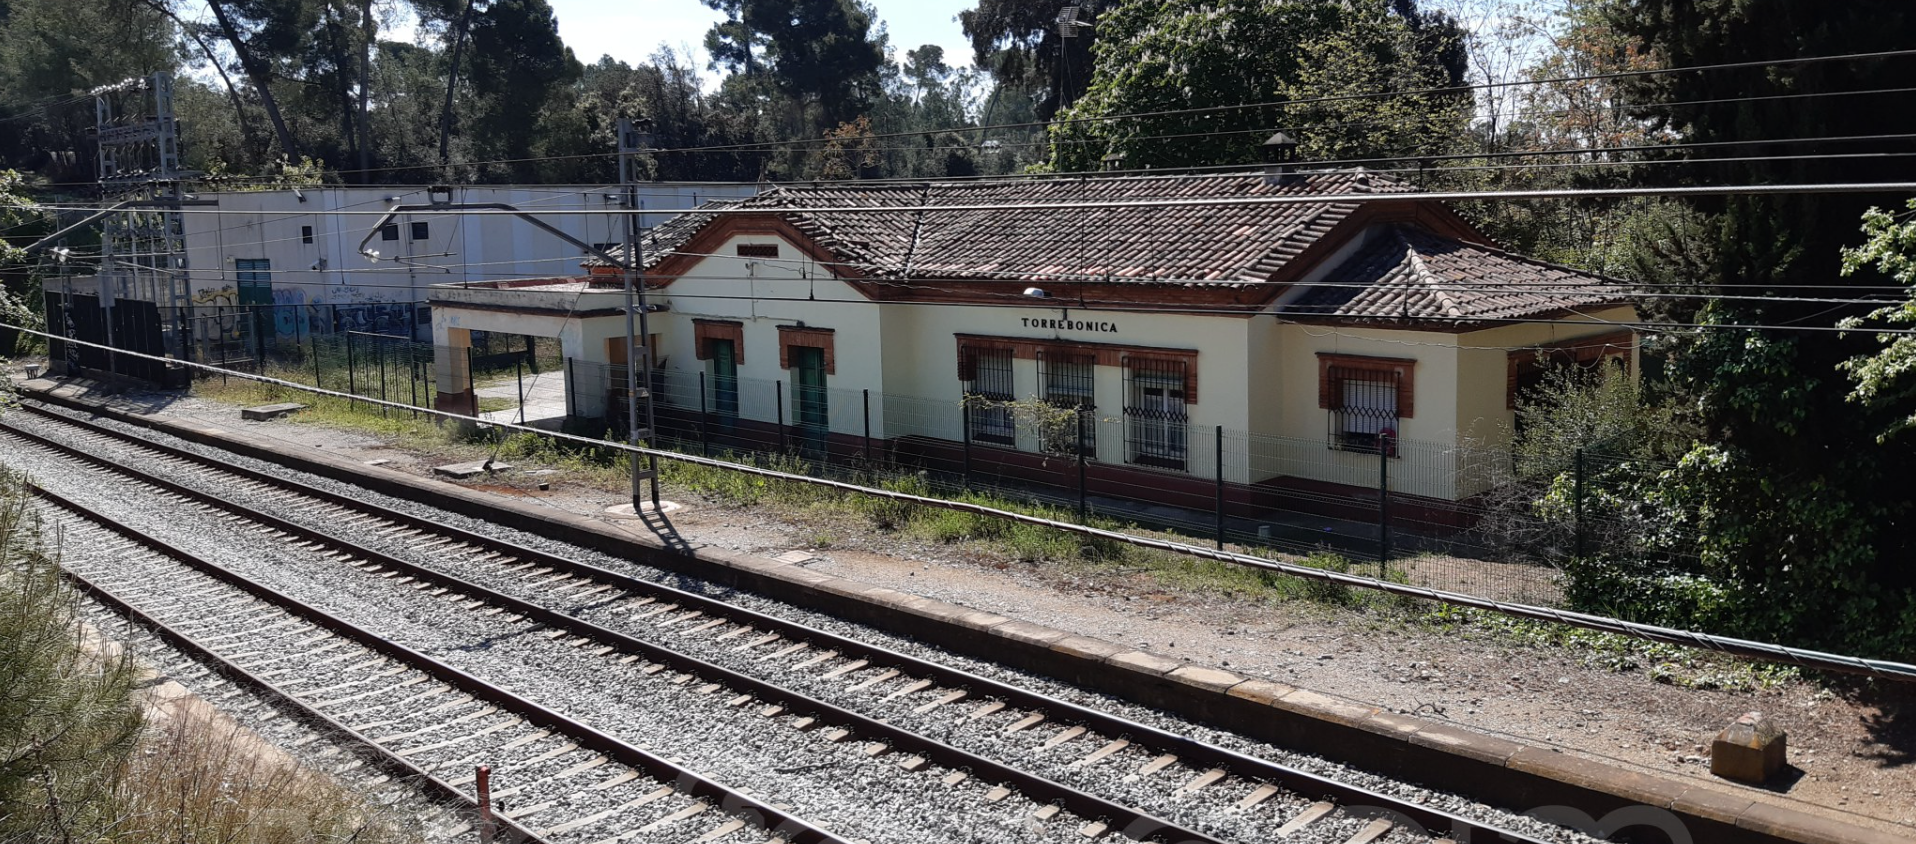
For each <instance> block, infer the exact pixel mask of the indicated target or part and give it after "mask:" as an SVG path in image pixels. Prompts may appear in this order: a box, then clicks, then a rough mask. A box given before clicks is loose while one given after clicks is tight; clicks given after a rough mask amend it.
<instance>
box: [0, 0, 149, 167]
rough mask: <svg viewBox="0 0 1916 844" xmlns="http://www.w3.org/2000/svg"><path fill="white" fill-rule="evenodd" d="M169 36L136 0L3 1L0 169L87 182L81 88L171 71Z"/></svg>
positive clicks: (88, 127)
mask: <svg viewBox="0 0 1916 844" xmlns="http://www.w3.org/2000/svg"><path fill="white" fill-rule="evenodd" d="M174 34H175V31H174V28H173V25H172V22H171V21H169V20H167V19H166V17H165V16H164V15H161V14H160V13H158V12H155V11H153V10H152V9H150V8H149V7H147V6H146V5H145V4H144V3H143V2H140V0H105V2H101V3H83V4H74V3H68V2H61V0H10V2H9V3H8V4H7V10H6V14H5V15H4V16H3V17H0V92H4V93H0V97H4V100H5V103H4V105H0V121H3V122H0V166H6V167H13V168H16V169H26V170H38V171H41V172H43V173H44V174H45V175H47V176H48V177H49V178H51V179H52V180H53V181H56V182H74V181H89V180H91V179H93V178H94V176H95V173H96V170H95V164H94V157H95V144H94V141H93V139H92V137H91V136H90V134H89V133H90V132H91V131H92V130H93V128H94V113H93V101H92V98H90V97H87V96H86V92H87V90H88V89H90V88H93V87H95V86H98V85H106V84H110V83H114V82H119V81H121V80H123V79H126V78H128V77H135V76H146V75H149V74H153V73H156V72H160V71H167V72H172V71H174V70H175V69H176V68H177V65H178V61H179V56H178V53H177V51H176V50H175V43H174ZM104 45H112V48H111V49H107V48H106V47H105V46H104ZM9 109H11V113H9Z"/></svg>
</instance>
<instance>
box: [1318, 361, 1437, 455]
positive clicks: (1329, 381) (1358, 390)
mask: <svg viewBox="0 0 1916 844" xmlns="http://www.w3.org/2000/svg"><path fill="white" fill-rule="evenodd" d="M1317 360H1318V367H1319V370H1318V383H1317V404H1318V406H1319V407H1322V408H1325V409H1327V410H1329V411H1330V431H1329V439H1330V443H1329V444H1330V447H1331V448H1334V449H1338V450H1340V451H1357V452H1366V453H1370V454H1376V453H1377V452H1379V451H1383V452H1384V453H1385V454H1387V455H1389V456H1392V457H1395V456H1397V443H1398V437H1399V435H1400V434H1401V432H1402V430H1403V428H1402V424H1401V422H1402V420H1404V419H1409V418H1411V416H1412V415H1413V413H1412V401H1413V397H1414V395H1415V391H1414V390H1413V387H1412V379H1413V378H1414V372H1415V367H1416V365H1417V362H1416V361H1414V360H1407V359H1398V358H1372V357H1360V356H1356V355H1333V354H1325V353H1319V354H1318V357H1317Z"/></svg>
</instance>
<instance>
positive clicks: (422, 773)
mask: <svg viewBox="0 0 1916 844" xmlns="http://www.w3.org/2000/svg"><path fill="white" fill-rule="evenodd" d="M27 486H28V489H30V490H32V491H33V493H34V494H35V495H38V496H40V497H42V498H45V499H47V500H48V501H49V502H52V503H54V504H56V505H61V506H65V503H64V502H65V499H63V498H60V497H58V496H57V495H55V494H53V493H49V492H47V491H46V490H45V489H43V488H41V487H39V486H38V485H36V484H33V483H32V482H28V484H27ZM60 576H61V577H62V578H64V579H66V580H67V581H68V582H69V583H71V584H72V585H73V587H74V588H75V589H77V590H78V591H79V592H80V593H81V594H83V595H85V596H87V597H88V598H91V599H92V600H93V601H94V602H96V603H98V604H101V605H102V606H105V607H107V608H108V609H109V610H111V611H112V612H114V613H116V614H118V615H120V616H122V617H124V618H127V619H130V620H131V621H133V622H134V623H135V624H138V625H139V626H141V627H143V628H145V629H146V630H147V632H149V633H151V634H153V635H154V636H155V637H156V638H159V639H161V640H163V641H165V642H167V643H168V644H170V645H172V646H173V647H174V648H175V649H177V650H179V651H182V652H184V653H186V654H187V655H188V656H189V657H190V658H192V659H193V661H194V662H197V663H199V664H200V665H202V666H205V667H206V668H207V669H208V670H211V671H213V672H214V673H216V674H219V675H220V676H221V677H224V678H226V679H227V680H228V681H230V682H233V683H235V684H238V685H241V686H245V687H246V688H249V689H252V690H253V691H255V692H257V693H259V694H261V695H263V696H266V697H268V698H271V699H273V700H275V701H278V702H279V703H280V704H281V705H283V706H286V707H288V708H291V709H294V710H297V711H298V712H299V716H298V717H299V718H301V719H303V720H305V721H307V722H311V723H316V724H317V725H318V726H319V727H320V728H321V729H322V730H323V731H324V732H326V733H327V734H329V735H335V736H344V737H346V738H348V739H351V740H352V742H353V743H354V744H357V745H360V746H362V747H364V748H365V749H366V750H369V751H371V753H370V754H369V755H370V756H371V760H370V761H371V762H372V763H373V764H374V765H377V766H379V767H380V768H382V769H384V770H385V771H386V772H387V773H388V774H391V775H393V776H394V777H395V778H397V779H399V780H402V781H404V782H406V783H408V784H409V785H413V786H415V787H418V786H421V785H423V786H425V788H426V790H428V791H430V792H432V793H433V794H432V797H433V799H435V800H437V801H439V802H444V803H452V804H456V805H457V806H458V807H459V808H460V809H462V810H465V811H468V812H470V813H472V817H473V818H474V819H475V820H474V825H475V826H476V825H477V824H478V820H477V818H478V815H479V801H478V800H475V799H474V798H473V797H472V796H471V795H468V794H466V793H465V792H463V791H460V790H459V789H458V788H457V787H456V786H454V785H452V784H451V783H448V782H446V781H445V780H442V779H440V778H438V777H436V776H433V775H432V774H431V773H429V772H428V771H426V770H425V769H424V768H421V767H419V766H418V765H414V764H413V763H412V762H411V761H409V760H407V759H406V758H405V757H403V756H400V755H399V754H398V753H396V752H394V751H392V750H389V749H387V748H386V747H385V746H383V745H381V744H379V743H378V742H375V741H373V740H372V737H370V736H368V735H366V734H365V733H362V732H360V731H358V730H355V729H353V728H351V727H348V726H346V724H345V723H344V722H341V721H340V720H339V719H337V718H334V717H333V716H331V715H327V714H326V713H324V712H321V711H319V709H318V708H316V707H314V706H312V705H311V704H309V703H307V702H306V701H303V700H300V699H299V698H298V697H295V696H294V695H293V694H292V693H291V692H288V691H286V690H285V689H282V688H280V687H279V686H277V685H274V683H273V682H272V681H271V680H267V679H266V678H264V677H261V676H259V675H258V674H255V673H253V672H252V671H250V670H248V669H247V668H245V667H244V666H241V665H240V664H238V663H236V662H234V661H232V660H230V659H228V658H226V657H224V656H221V655H220V654H218V653H217V652H215V651H214V650H213V649H212V648H210V647H207V646H206V645H205V644H203V643H201V642H200V641H199V640H197V639H195V638H193V637H192V636H191V635H188V634H187V633H184V632H181V631H180V630H179V629H177V628H175V627H173V626H172V625H169V624H167V623H166V622H164V621H161V620H159V619H157V618H154V617H153V616H152V615H149V614H148V613H146V612H145V611H143V610H141V609H139V608H138V607H135V606H133V604H132V603H131V602H129V601H128V600H127V599H125V598H122V597H120V596H119V595H117V594H115V593H114V592H113V590H111V589H108V588H106V587H104V586H101V585H100V584H98V583H95V582H94V581H93V580H91V579H90V578H88V577H87V576H86V575H83V574H80V573H79V572H76V571H72V570H70V569H67V568H65V567H62V568H61V569H60ZM492 823H493V825H494V827H495V831H494V839H493V840H495V841H497V842H500V844H545V842H547V839H545V838H543V837H541V836H539V835H538V834H536V833H534V832H533V831H532V830H530V829H527V828H526V827H525V826H523V825H521V824H520V823H519V822H518V821H515V820H513V819H511V818H508V817H506V816H504V815H499V814H494V815H493V819H492Z"/></svg>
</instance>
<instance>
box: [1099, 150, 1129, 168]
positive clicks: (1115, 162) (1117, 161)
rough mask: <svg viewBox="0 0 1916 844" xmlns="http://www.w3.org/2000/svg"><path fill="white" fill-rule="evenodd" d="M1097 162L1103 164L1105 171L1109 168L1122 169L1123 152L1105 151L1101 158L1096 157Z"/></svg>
mask: <svg viewBox="0 0 1916 844" xmlns="http://www.w3.org/2000/svg"><path fill="white" fill-rule="evenodd" d="M1098 163H1099V164H1101V165H1103V168H1104V170H1106V171H1107V172H1108V171H1111V170H1122V169H1124V153H1121V152H1112V153H1106V154H1105V156H1104V157H1103V158H1101V159H1098Z"/></svg>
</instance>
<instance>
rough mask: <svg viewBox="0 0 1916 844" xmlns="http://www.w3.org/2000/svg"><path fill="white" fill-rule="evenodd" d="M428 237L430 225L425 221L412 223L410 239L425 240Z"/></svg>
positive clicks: (430, 235)
mask: <svg viewBox="0 0 1916 844" xmlns="http://www.w3.org/2000/svg"><path fill="white" fill-rule="evenodd" d="M430 237H432V227H430V226H428V225H426V224H425V223H413V224H412V239H413V240H426V239H427V238H430Z"/></svg>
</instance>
